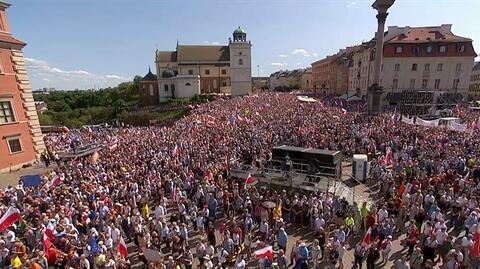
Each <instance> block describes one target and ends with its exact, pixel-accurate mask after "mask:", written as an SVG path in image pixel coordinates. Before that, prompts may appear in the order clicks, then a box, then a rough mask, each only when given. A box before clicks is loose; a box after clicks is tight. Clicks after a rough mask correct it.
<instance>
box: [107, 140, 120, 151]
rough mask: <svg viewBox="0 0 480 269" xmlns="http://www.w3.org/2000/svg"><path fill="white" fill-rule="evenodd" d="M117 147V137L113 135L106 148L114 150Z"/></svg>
mask: <svg viewBox="0 0 480 269" xmlns="http://www.w3.org/2000/svg"><path fill="white" fill-rule="evenodd" d="M117 147H118V139H117V138H116V137H114V138H113V139H112V141H111V142H110V145H109V146H108V148H109V149H110V151H115V150H117Z"/></svg>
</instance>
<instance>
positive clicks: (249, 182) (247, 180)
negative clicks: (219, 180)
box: [245, 174, 253, 184]
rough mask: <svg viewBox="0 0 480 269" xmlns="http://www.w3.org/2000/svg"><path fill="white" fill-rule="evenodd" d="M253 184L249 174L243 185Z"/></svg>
mask: <svg viewBox="0 0 480 269" xmlns="http://www.w3.org/2000/svg"><path fill="white" fill-rule="evenodd" d="M252 183H253V177H252V175H251V174H248V177H247V178H246V179H245V184H252Z"/></svg>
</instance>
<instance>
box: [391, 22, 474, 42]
mask: <svg viewBox="0 0 480 269" xmlns="http://www.w3.org/2000/svg"><path fill="white" fill-rule="evenodd" d="M468 41H472V40H471V39H469V38H465V37H461V36H458V35H455V34H453V33H452V25H451V24H442V25H441V26H425V27H410V26H405V27H397V26H390V27H388V34H387V37H386V43H426V42H468Z"/></svg>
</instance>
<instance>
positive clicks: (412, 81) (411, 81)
mask: <svg viewBox="0 0 480 269" xmlns="http://www.w3.org/2000/svg"><path fill="white" fill-rule="evenodd" d="M410 89H415V79H411V80H410Z"/></svg>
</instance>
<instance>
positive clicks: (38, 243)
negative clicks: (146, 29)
mask: <svg viewBox="0 0 480 269" xmlns="http://www.w3.org/2000/svg"><path fill="white" fill-rule="evenodd" d="M345 106H350V107H349V109H348V111H349V112H347V110H346V109H344V108H343V107H345ZM356 108H358V109H360V110H363V109H364V106H362V105H361V104H360V103H359V104H354V105H349V104H348V103H346V104H343V103H340V104H339V103H336V102H334V101H331V100H326V101H325V102H316V103H306V102H299V101H298V100H297V99H296V97H295V96H294V95H292V94H260V95H259V96H251V97H244V98H232V99H219V100H216V101H214V102H210V103H205V104H201V105H198V106H197V107H196V108H195V109H193V110H192V111H191V114H190V115H188V116H186V117H184V118H182V119H180V120H178V121H177V122H176V123H175V124H174V125H173V126H171V127H162V128H160V127H144V128H140V127H128V128H120V129H114V128H106V129H101V130H95V131H92V130H87V129H85V130H80V131H72V132H69V133H63V134H52V135H48V136H47V137H46V138H45V144H46V145H47V148H48V151H47V152H46V153H45V154H44V160H48V161H50V160H56V161H57V163H58V165H57V166H55V168H54V169H53V170H52V171H51V172H49V173H48V174H46V175H44V181H45V184H42V185H41V186H40V187H35V188H23V187H22V186H21V185H19V186H17V187H16V188H13V187H12V188H7V189H6V190H5V191H4V192H2V193H1V196H2V200H3V206H2V212H4V211H6V209H7V208H8V207H9V206H15V207H17V208H18V209H19V210H20V212H21V214H22V218H21V220H20V221H19V222H17V223H15V225H13V226H10V227H8V229H6V230H5V231H4V232H3V235H4V237H3V238H4V239H2V240H0V266H2V268H7V267H8V266H12V267H14V268H45V269H46V268H48V267H49V266H55V268H81V269H90V268H109V269H112V268H131V267H134V266H138V264H140V265H139V266H140V267H141V266H144V267H143V268H168V269H173V268H175V269H176V268H239V269H240V268H247V267H249V268H258V267H261V268H281V269H284V268H287V267H289V266H291V265H293V266H294V268H295V269H297V268H314V267H315V268H326V266H329V267H330V268H345V267H347V268H351V267H352V266H353V267H354V268H362V266H364V265H365V264H366V266H367V268H369V269H370V268H375V266H377V268H378V267H379V268H382V266H385V265H386V264H387V262H388V261H389V260H392V259H393V260H394V266H395V268H399V269H403V268H415V269H420V268H435V266H437V267H438V266H442V267H444V268H448V269H456V268H479V263H480V262H479V259H478V256H479V244H480V234H479V233H477V224H478V222H479V215H480V210H479V209H478V200H477V196H478V194H477V193H478V191H480V183H479V182H480V181H479V177H480V170H479V169H478V167H477V160H476V158H477V155H478V150H479V142H478V138H479V135H478V133H477V132H476V131H473V132H452V131H447V130H446V129H442V128H426V127H420V126H415V125H407V124H405V123H402V122H399V121H397V120H396V118H397V117H395V115H394V114H392V113H386V114H383V115H379V116H375V117H369V116H366V115H365V114H364V113H358V110H357V109H356ZM476 117H478V114H477V115H475V114H465V115H464V119H463V120H465V121H467V122H471V121H474V120H475V118H476ZM92 143H93V144H105V145H106V147H105V149H103V150H101V151H100V152H99V153H98V154H97V153H96V154H93V155H91V156H86V157H81V158H75V159H72V160H69V161H68V162H60V161H59V157H58V152H59V151H62V150H64V149H65V148H70V149H71V150H72V151H73V150H74V149H75V148H77V147H80V146H82V145H86V144H92ZM284 144H285V145H292V146H299V147H312V148H320V149H331V150H340V151H342V153H343V154H344V155H346V156H350V155H351V154H354V153H355V154H359V153H362V154H368V155H369V158H370V160H371V161H372V166H371V167H372V168H371V179H370V180H371V182H374V183H373V184H374V185H376V186H377V187H378V188H379V189H380V190H379V196H378V197H376V198H379V199H376V200H375V202H374V203H372V204H371V205H367V204H366V203H365V204H363V205H358V207H352V206H349V205H348V204H347V203H346V202H345V201H344V200H342V199H340V198H338V197H335V196H333V195H332V194H329V193H324V192H321V191H318V192H311V193H306V192H302V191H299V190H294V189H291V190H279V189H275V188H257V187H254V186H252V185H250V184H247V183H246V181H245V179H244V178H240V179H235V178H232V177H230V173H229V172H230V170H231V169H232V168H235V167H237V166H238V165H239V164H245V163H246V164H251V165H252V166H253V167H261V166H263V165H265V164H266V162H267V161H268V160H269V159H271V153H270V150H271V148H272V147H273V146H277V145H284ZM389 152H391V155H389ZM54 178H56V179H61V182H60V183H57V184H49V182H51V181H52V180H53V179H54ZM479 228H480V226H479ZM298 232H304V233H305V234H307V233H309V232H313V234H312V235H311V236H309V237H305V238H306V239H305V240H297V241H295V242H293V243H292V239H291V238H290V237H293V234H296V233H298ZM398 239H401V240H402V242H401V243H402V245H403V246H404V250H402V253H401V254H400V255H394V253H393V252H394V250H393V244H394V242H395V241H396V240H398ZM124 242H126V245H128V247H129V249H128V250H129V251H128V255H126V253H125V252H124V251H123V246H124ZM287 243H289V244H288V246H287ZM268 246H272V247H273V256H270V254H269V253H268ZM349 246H351V247H352V248H353V249H354V250H353V252H354V263H353V264H351V263H347V262H346V261H345V259H344V256H345V254H346V252H347V250H348V248H349ZM256 250H262V252H261V253H260V252H258V251H257V253H256V254H255V251H256ZM263 250H266V252H265V251H263ZM259 253H260V254H259ZM134 263H135V264H134ZM142 264H143V265H142ZM137 268H139V267H137Z"/></svg>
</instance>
